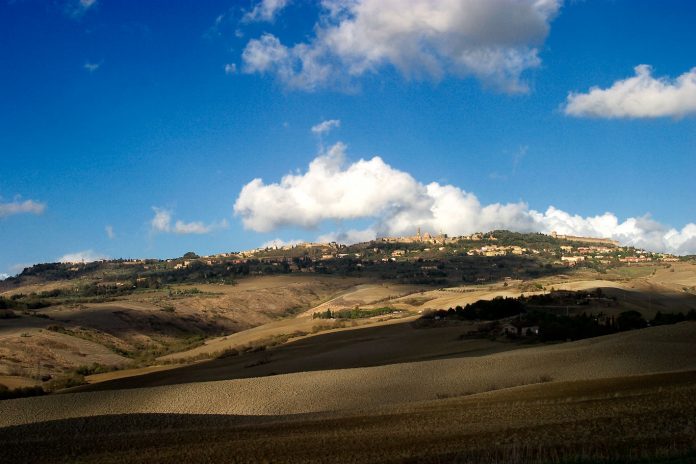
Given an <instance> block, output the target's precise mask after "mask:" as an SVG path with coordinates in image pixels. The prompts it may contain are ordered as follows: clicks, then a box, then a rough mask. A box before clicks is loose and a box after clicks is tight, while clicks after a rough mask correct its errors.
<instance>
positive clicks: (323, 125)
mask: <svg viewBox="0 0 696 464" xmlns="http://www.w3.org/2000/svg"><path fill="white" fill-rule="evenodd" d="M337 127H341V121H340V120H338V119H328V120H326V121H322V122H320V123H319V124H316V125H314V126H312V133H314V134H317V135H323V134H326V133H327V132H330V131H331V129H335V128H337Z"/></svg>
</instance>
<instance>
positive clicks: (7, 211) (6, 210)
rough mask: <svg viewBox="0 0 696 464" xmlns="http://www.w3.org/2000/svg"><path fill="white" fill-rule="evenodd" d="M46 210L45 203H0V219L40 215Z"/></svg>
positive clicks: (18, 201)
mask: <svg viewBox="0 0 696 464" xmlns="http://www.w3.org/2000/svg"><path fill="white" fill-rule="evenodd" d="M45 209H46V204H45V203H40V202H38V201H34V200H24V201H20V200H15V201H12V202H9V203H1V202H0V218H4V217H7V216H13V215H15V214H42V213H43V212H44V210H45Z"/></svg>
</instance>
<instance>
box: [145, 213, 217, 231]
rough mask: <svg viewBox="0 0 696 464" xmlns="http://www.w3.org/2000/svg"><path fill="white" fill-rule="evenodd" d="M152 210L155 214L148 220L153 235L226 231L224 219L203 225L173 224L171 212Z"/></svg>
mask: <svg viewBox="0 0 696 464" xmlns="http://www.w3.org/2000/svg"><path fill="white" fill-rule="evenodd" d="M152 210H153V211H154V213H155V215H154V216H153V218H152V219H151V220H150V230H151V232H153V233H173V234H180V235H189V234H208V233H210V232H213V231H214V230H218V229H226V228H227V227H228V225H229V224H228V223H227V221H226V220H225V219H223V220H222V221H220V222H218V223H212V224H205V223H203V222H201V221H193V222H184V221H181V220H177V221H174V222H173V218H172V216H173V213H172V211H171V210H168V209H165V208H157V207H153V208H152Z"/></svg>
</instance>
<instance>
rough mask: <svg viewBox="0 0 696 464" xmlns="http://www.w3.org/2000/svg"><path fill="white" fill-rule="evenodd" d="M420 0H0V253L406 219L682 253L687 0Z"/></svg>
mask: <svg viewBox="0 0 696 464" xmlns="http://www.w3.org/2000/svg"><path fill="white" fill-rule="evenodd" d="M435 3H437V5H436V6H433V5H434V3H433V2H429V1H426V0H404V1H403V2H401V3H399V2H395V1H394V0H390V1H380V2H376V1H375V0H356V1H350V2H349V1H347V0H324V2H323V3H321V4H320V2H311V1H309V0H285V1H283V0H264V1H263V2H258V1H249V2H240V1H237V2H232V1H208V2H185V1H182V2H170V3H167V4H166V5H165V4H164V3H163V2H140V1H137V2H136V1H127V0H125V1H112V0H96V1H87V0H83V1H82V2H80V1H78V0H64V1H63V0H55V1H52V2H44V1H38V0H14V1H9V2H7V1H4V2H2V3H0V102H2V107H1V110H0V161H1V165H0V243H2V246H0V274H3V273H6V274H14V273H16V272H18V271H21V267H22V266H24V265H27V264H31V263H37V262H50V261H55V260H58V259H60V258H61V257H66V255H72V257H78V258H79V257H80V256H85V257H87V258H90V257H92V258H93V257H99V256H108V257H112V258H114V257H171V256H180V255H182V254H183V253H184V252H186V251H189V250H193V251H196V252H198V253H202V254H207V253H215V252H222V251H230V250H240V249H248V248H253V247H256V246H259V245H260V244H262V243H265V242H268V241H270V240H273V239H276V238H278V239H281V240H284V241H290V240H315V239H317V238H322V239H334V238H337V239H340V240H344V241H354V240H358V239H364V238H369V237H371V236H375V235H381V234H387V233H388V234H392V233H393V234H398V233H412V232H413V230H411V229H415V227H417V226H422V227H424V228H426V229H442V230H443V231H444V232H446V233H450V234H458V233H468V232H473V231H475V230H480V229H484V228H487V227H491V228H495V227H505V228H510V229H516V230H538V231H544V232H548V231H550V230H551V229H558V230H559V232H566V233H584V234H590V235H606V236H612V237H615V238H617V239H619V240H621V241H623V242H624V243H628V244H636V245H638V246H645V247H647V248H651V249H655V250H661V251H671V252H676V253H696V225H693V224H694V223H695V222H696V189H695V188H694V187H693V180H692V179H693V177H694V173H696V118H695V117H694V116H695V115H696V71H692V68H694V67H695V66H696V53H695V52H696V46H695V45H694V44H696V29H694V27H693V24H694V22H695V21H696V4H694V3H693V2H690V1H686V0H684V1H663V2H655V1H640V0H625V1H621V0H615V1H603V0H594V1H590V0H588V1H566V2H563V3H562V2H560V1H556V0H497V1H487V2H484V1H483V0H467V1H465V2H448V1H443V2H435ZM482 5H484V6H485V8H484V7H482ZM399 6H400V7H399ZM332 8H334V9H333V10H332ZM516 9H519V10H520V11H517V10H516ZM477 15H478V16H477ZM298 44H299V45H298ZM640 65H647V66H649V67H650V68H648V67H641V68H638V69H635V68H636V67H638V66H640ZM593 87H596V89H595V91H591V89H592V88H593ZM571 93H572V94H571ZM569 95H571V97H569ZM329 120H336V121H339V122H338V123H336V124H334V125H333V126H334V127H331V128H330V129H329V130H326V131H325V132H323V133H316V132H312V130H311V128H312V127H313V126H315V125H318V124H320V123H321V122H322V121H329ZM375 156H378V157H379V158H374V157H375ZM361 159H362V160H365V161H364V162H363V163H360V162H359V160H361ZM310 163H314V164H313V167H312V168H310V167H309V165H310ZM287 174H293V175H294V176H295V177H293V178H289V179H286V181H285V182H284V183H283V184H282V185H273V184H275V183H279V182H280V181H281V179H282V178H283V176H285V175H287ZM256 178H260V179H263V182H262V183H261V182H257V183H255V184H253V185H252V181H253V180H254V179H256ZM245 186H247V187H245ZM243 188H244V189H245V190H244V191H243V190H242V189H243ZM235 205H236V206H235ZM550 207H553V209H551V210H550V209H549V208H550ZM606 213H608V214H606ZM646 215H647V216H646ZM107 227H108V228H109V231H107ZM433 231H434V230H433ZM70 257H71V256H67V258H70Z"/></svg>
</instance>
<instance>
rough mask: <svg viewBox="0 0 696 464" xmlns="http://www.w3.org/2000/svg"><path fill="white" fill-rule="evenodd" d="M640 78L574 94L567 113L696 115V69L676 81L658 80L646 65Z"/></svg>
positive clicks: (639, 70) (637, 69) (640, 68)
mask: <svg viewBox="0 0 696 464" xmlns="http://www.w3.org/2000/svg"><path fill="white" fill-rule="evenodd" d="M635 72H636V75H635V76H633V77H629V78H627V79H624V80H619V81H616V82H614V84H613V85H612V86H611V87H609V88H608V89H600V88H599V87H592V88H591V89H590V90H589V92H587V93H571V94H569V95H568V98H567V100H566V105H565V109H564V111H565V114H567V115H569V116H578V117H594V118H659V117H674V118H680V117H684V116H687V115H689V114H696V68H692V69H691V70H690V71H688V72H686V73H684V74H682V75H681V76H679V77H677V78H676V79H674V80H672V79H669V78H667V77H660V78H655V77H653V76H652V68H651V67H650V66H648V65H646V64H641V65H639V66H636V67H635Z"/></svg>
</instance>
